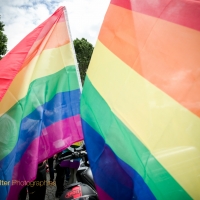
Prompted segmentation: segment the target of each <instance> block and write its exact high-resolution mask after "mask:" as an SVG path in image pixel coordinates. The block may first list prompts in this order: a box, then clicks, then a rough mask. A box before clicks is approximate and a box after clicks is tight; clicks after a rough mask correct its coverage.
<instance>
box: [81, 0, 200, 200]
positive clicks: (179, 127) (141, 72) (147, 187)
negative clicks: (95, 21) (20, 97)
mask: <svg viewBox="0 0 200 200" xmlns="http://www.w3.org/2000/svg"><path fill="white" fill-rule="evenodd" d="M199 18H200V3H199V2H198V1H184V0H181V1H176V0H173V1H169V0H164V1H163V0H162V1H161V0H159V1H154V2H149V1H146V0H145V1H137V0H111V2H110V5H109V7H108V10H107V13H106V15H105V18H104V21H103V24H102V27H101V30H100V33H99V36H98V40H97V43H96V46H95V49H94V52H93V55H92V59H91V62H90V65H89V68H88V71H87V77H86V80H85V82H84V88H83V93H82V97H81V118H82V125H83V131H84V138H85V142H86V147H87V150H88V155H89V160H90V164H91V168H92V172H93V175H94V179H95V183H96V187H97V191H98V195H99V198H100V199H102V200H104V199H108V200H109V199H115V200H118V199H119V200H120V199H162V200H163V199H166V200H168V199H184V200H185V199H199V198H200V192H199V189H198V188H199V187H200V179H199V176H200V159H199V158H200V143H199V141H200V118H199V117H200V93H199V90H200V64H199V63H200V51H199V44H200V24H199V23H198V19H199Z"/></svg>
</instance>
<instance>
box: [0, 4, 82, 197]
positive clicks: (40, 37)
mask: <svg viewBox="0 0 200 200" xmlns="http://www.w3.org/2000/svg"><path fill="white" fill-rule="evenodd" d="M79 80H80V77H79V74H78V70H77V67H76V58H75V54H74V49H73V42H72V40H71V36H70V32H69V27H68V22H67V14H66V10H65V7H60V8H59V9H58V10H57V11H56V12H55V13H54V14H53V15H52V16H51V17H49V18H48V19H47V20H46V21H44V22H43V23H42V24H41V25H39V26H38V27H37V28H36V29H34V30H33V31H32V32H31V33H30V34H29V35H27V36H26V37H25V38H24V39H23V40H22V41H21V42H20V43H19V44H18V45H17V46H16V47H15V48H14V49H13V50H12V51H10V52H9V53H8V54H7V55H6V56H5V57H4V58H3V59H2V60H1V61H0V86H1V87H0V91H1V96H2V97H3V98H2V99H1V102H0V180H1V181H3V182H1V185H0V199H1V200H5V199H8V200H15V199H17V196H18V193H19V190H20V189H21V188H22V187H23V185H25V184H26V182H27V181H32V180H34V179H35V177H36V171H37V165H38V163H39V162H41V161H43V160H44V159H46V158H48V157H51V156H52V155H54V154H55V153H57V152H60V151H62V150H63V149H65V148H66V147H68V146H70V145H71V144H72V143H74V142H77V141H80V140H82V139H83V134H82V126H81V120H80V88H81V84H80V81H79ZM4 183H6V184H4Z"/></svg>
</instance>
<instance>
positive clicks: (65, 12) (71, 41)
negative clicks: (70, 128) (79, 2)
mask: <svg viewBox="0 0 200 200" xmlns="http://www.w3.org/2000/svg"><path fill="white" fill-rule="evenodd" d="M63 9H64V14H65V22H66V25H67V30H68V34H69V38H70V44H71V48H72V53H73V55H74V61H75V67H76V74H77V77H78V83H79V87H80V91H81V93H82V82H81V77H80V72H79V68H78V63H77V59H76V53H75V49H74V44H73V40H72V36H71V31H70V27H69V20H68V15H67V9H66V7H65V6H64V8H63Z"/></svg>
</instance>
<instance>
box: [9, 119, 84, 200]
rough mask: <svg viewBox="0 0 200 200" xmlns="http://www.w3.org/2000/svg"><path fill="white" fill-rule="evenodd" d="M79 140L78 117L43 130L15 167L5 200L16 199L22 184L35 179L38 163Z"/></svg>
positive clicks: (79, 123)
mask: <svg viewBox="0 0 200 200" xmlns="http://www.w3.org/2000/svg"><path fill="white" fill-rule="evenodd" d="M55 133H56V134H55ZM80 140H83V133H82V128H81V120H80V115H76V116H72V117H70V118H67V119H64V120H61V121H58V122H56V123H54V124H52V125H50V126H49V127H47V128H46V129H43V130H42V134H41V136H40V137H37V138H35V139H34V140H33V141H32V142H31V144H30V145H29V147H28V148H27V149H26V151H25V153H24V154H23V156H22V158H21V160H20V162H18V163H17V164H16V165H15V167H14V171H13V176H12V180H11V184H10V186H11V188H10V192H9V196H8V199H7V200H13V199H16V197H17V196H18V194H19V191H20V190H21V188H22V187H23V183H25V181H33V180H34V179H35V178H36V176H35V175H36V171H37V165H38V161H39V162H41V161H43V160H45V159H47V158H48V157H51V156H53V154H54V153H55V152H57V153H58V152H60V151H62V150H63V149H65V148H66V147H68V146H70V145H71V144H72V143H74V142H77V141H80ZM14 181H15V185H14ZM17 181H19V182H18V184H17Z"/></svg>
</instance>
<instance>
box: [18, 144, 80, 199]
mask: <svg viewBox="0 0 200 200" xmlns="http://www.w3.org/2000/svg"><path fill="white" fill-rule="evenodd" d="M80 144H81V143H80V142H79V143H75V144H73V145H72V146H71V147H69V148H67V149H66V150H64V151H62V152H60V153H58V154H56V155H54V156H53V157H50V158H49V159H48V160H45V161H43V162H42V163H39V164H38V169H37V176H36V179H35V180H34V181H33V182H32V184H29V185H26V186H25V187H23V188H22V190H21V191H20V194H19V197H18V200H26V197H27V194H28V196H29V200H45V195H46V186H47V185H48V184H50V185H53V186H56V193H55V197H56V198H59V197H60V196H61V195H62V193H63V191H64V181H65V180H66V181H69V178H70V169H69V168H68V167H61V166H60V164H59V162H58V158H59V157H60V156H61V154H65V155H67V153H69V154H70V148H76V147H78V146H80ZM54 162H55V163H54ZM47 169H48V170H49V175H50V181H48V182H47V176H46V171H47ZM55 172H56V178H55V177H54V174H55Z"/></svg>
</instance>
